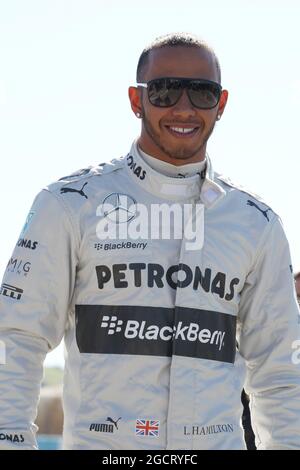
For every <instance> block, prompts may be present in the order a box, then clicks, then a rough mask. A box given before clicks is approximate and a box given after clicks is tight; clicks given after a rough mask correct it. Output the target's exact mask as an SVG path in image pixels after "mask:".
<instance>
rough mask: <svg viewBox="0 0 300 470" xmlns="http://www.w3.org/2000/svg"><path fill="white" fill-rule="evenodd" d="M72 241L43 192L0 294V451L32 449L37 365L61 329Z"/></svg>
mask: <svg viewBox="0 0 300 470" xmlns="http://www.w3.org/2000/svg"><path fill="white" fill-rule="evenodd" d="M78 240H79V234H78V231H77V236H76V226H75V222H74V220H73V219H72V217H71V214H70V213H69V212H68V210H67V208H66V207H64V206H62V205H61V202H60V201H59V200H58V198H57V197H56V196H55V195H54V194H52V193H50V192H49V191H47V190H43V191H42V192H41V193H40V194H39V195H38V196H37V197H36V199H35V201H34V203H33V206H32V208H31V210H30V212H29V215H28V217H27V220H26V223H25V226H24V228H23V230H22V232H21V235H20V238H19V240H18V242H17V245H16V248H15V250H14V252H13V254H12V257H11V259H10V260H9V262H8V265H7V268H6V271H5V274H4V278H3V281H2V285H1V290H0V348H1V351H0V358H1V359H0V449H18V448H19V449H34V448H37V444H36V439H35V433H36V430H37V427H36V426H35V424H34V420H35V418H36V413H37V403H38V399H39V393H40V384H41V380H42V376H43V362H44V359H45V356H46V354H47V353H48V352H49V351H50V350H51V349H53V348H54V347H56V346H57V345H58V344H59V342H60V341H61V339H62V337H63V335H64V332H65V329H66V325H67V321H68V314H69V310H70V305H71V299H72V294H73V289H74V282H75V272H76V264H77V257H76V253H77V247H78V243H79V241H78Z"/></svg>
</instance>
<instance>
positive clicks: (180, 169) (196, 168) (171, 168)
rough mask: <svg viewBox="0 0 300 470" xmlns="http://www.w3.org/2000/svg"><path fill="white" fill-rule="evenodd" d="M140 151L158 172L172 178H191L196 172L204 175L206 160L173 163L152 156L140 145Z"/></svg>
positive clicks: (143, 157) (144, 158)
mask: <svg viewBox="0 0 300 470" xmlns="http://www.w3.org/2000/svg"><path fill="white" fill-rule="evenodd" d="M138 151H139V154H140V156H141V157H142V159H143V160H144V161H145V162H146V163H147V164H148V165H149V166H150V167H151V168H153V170H156V171H157V172H158V173H160V174H162V175H165V176H170V177H172V178H189V177H191V176H194V175H196V174H200V175H201V176H202V174H203V171H204V170H205V168H206V160H203V161H201V162H195V163H185V164H184V165H180V166H179V165H173V164H172V163H168V162H166V161H163V160H160V159H158V158H155V157H152V156H151V155H149V154H148V153H146V152H144V151H143V150H142V149H141V148H140V147H139V146H138Z"/></svg>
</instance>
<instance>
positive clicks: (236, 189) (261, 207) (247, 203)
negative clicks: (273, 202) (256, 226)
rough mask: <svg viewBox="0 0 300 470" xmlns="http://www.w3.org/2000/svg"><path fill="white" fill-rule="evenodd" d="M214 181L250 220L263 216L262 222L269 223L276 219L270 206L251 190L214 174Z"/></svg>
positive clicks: (223, 176) (221, 175)
mask: <svg viewBox="0 0 300 470" xmlns="http://www.w3.org/2000/svg"><path fill="white" fill-rule="evenodd" d="M214 179H215V182H216V183H218V184H219V185H220V186H221V187H222V188H223V189H224V190H225V192H226V195H227V196H228V197H229V199H230V200H232V202H233V204H234V206H235V207H236V208H237V209H241V210H242V211H243V212H244V213H245V214H246V213H248V214H249V216H250V217H251V219H253V218H256V217H257V218H261V217H262V216H263V219H262V220H265V221H268V222H269V221H271V220H273V219H274V218H278V215H277V214H276V212H275V211H274V210H273V208H272V207H271V206H270V204H269V203H268V202H267V201H266V200H265V199H264V198H263V197H261V196H260V195H258V194H256V193H255V192H253V191H252V190H251V189H249V188H247V187H245V186H243V185H241V184H239V183H236V182H235V181H233V180H232V179H231V178H229V177H228V176H225V175H223V174H219V173H215V174H214Z"/></svg>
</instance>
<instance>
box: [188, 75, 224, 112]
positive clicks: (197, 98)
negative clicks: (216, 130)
mask: <svg viewBox="0 0 300 470" xmlns="http://www.w3.org/2000/svg"><path fill="white" fill-rule="evenodd" d="M188 95H189V97H190V100H191V102H192V104H193V105H194V106H195V107H196V108H201V109H212V108H214V107H215V106H217V104H218V102H219V100H220V96H221V87H220V86H219V85H218V84H217V83H216V84H214V83H210V82H205V81H196V80H192V81H191V82H190V84H189V87H188Z"/></svg>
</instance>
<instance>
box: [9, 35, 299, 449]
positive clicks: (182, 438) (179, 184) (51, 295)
mask: <svg viewBox="0 0 300 470" xmlns="http://www.w3.org/2000/svg"><path fill="white" fill-rule="evenodd" d="M220 83H221V72H220V66H219V62H218V59H217V57H216V55H215V53H214V52H213V51H212V50H211V49H210V48H209V47H208V46H207V45H206V44H204V43H203V42H201V41H200V40H198V39H197V38H195V37H193V36H190V35H186V34H183V35H168V36H166V37H163V38H159V39H158V40H156V41H155V42H154V43H153V44H152V45H150V46H149V47H148V48H146V49H145V50H144V52H143V53H142V55H141V57H140V60H139V64H138V70H137V85H136V86H132V87H130V88H129V97H130V103H131V108H132V110H133V112H134V113H135V115H136V116H137V117H138V118H139V119H141V125H142V126H141V127H142V129H141V135H140V137H139V138H138V139H137V141H135V142H134V143H133V146H132V148H131V150H130V152H129V154H128V155H127V157H125V158H121V159H119V160H113V161H112V162H111V163H107V164H104V165H99V166H98V167H96V168H89V169H86V170H81V171H80V172H79V173H77V174H73V175H71V176H69V177H65V178H62V179H61V180H60V181H58V182H57V183H54V184H52V185H50V186H49V187H48V188H46V190H44V191H42V192H41V193H40V194H39V195H38V196H37V198H36V200H35V201H34V203H33V206H32V209H31V211H30V213H29V216H28V218H27V220H26V223H25V226H24V229H23V231H22V234H21V236H20V239H19V241H18V243H17V247H16V249H15V251H14V253H13V256H12V258H11V260H10V262H9V264H8V268H7V271H6V273H5V277H4V280H3V284H2V288H1V294H2V295H0V298H1V306H0V308H1V315H0V318H1V320H0V325H1V336H0V339H1V340H2V342H3V344H5V348H6V358H7V360H6V364H5V365H2V366H1V367H0V384H1V385H0V387H1V393H0V428H1V430H2V431H1V432H2V433H3V435H4V436H8V437H5V438H4V439H3V440H2V442H1V446H2V447H4V448H33V447H34V446H35V439H34V433H35V427H34V424H33V422H34V419H35V413H36V403H37V399H38V395H39V384H40V380H41V377H42V363H43V360H44V357H45V354H46V353H47V352H48V351H49V350H50V349H52V348H54V347H55V346H56V345H57V344H58V343H59V342H60V340H61V338H62V337H63V336H64V338H65V344H66V349H67V359H66V367H65V382H64V413H65V425H64V447H65V448H68V449H157V450H161V449H183V450H189V449H244V448H245V443H244V440H243V430H242V427H241V415H242V406H241V400H240V396H241V390H242V388H243V386H244V384H245V389H246V392H247V394H248V395H249V396H250V397H251V408H252V417H253V423H254V429H255V434H256V445H257V447H258V448H259V449H283V448H291V449H293V448H299V447H300V400H299V393H300V370H299V366H295V365H294V364H293V362H292V360H291V356H292V353H293V352H294V351H293V349H292V343H293V342H294V341H295V340H297V338H299V329H298V328H299V325H298V323H297V313H298V310H297V305H296V303H295V297H294V295H293V289H294V285H293V277H292V274H291V270H290V265H291V262H290V254H289V247H288V243H287V241H286V238H285V235H284V232H283V229H282V227H281V223H280V220H279V218H278V217H277V215H276V214H274V212H273V211H272V210H271V209H270V208H269V207H268V206H266V205H265V204H264V203H263V202H262V201H261V200H259V199H258V198H257V197H255V196H253V195H252V194H250V193H248V192H247V191H244V190H241V189H240V188H239V187H237V186H236V185H235V184H233V183H231V182H230V180H228V179H227V178H225V177H224V176H221V175H218V174H217V173H214V171H213V169H212V165H211V162H210V160H209V158H208V156H207V154H206V146H207V141H208V139H209V137H210V135H211V133H212V131H213V129H214V126H215V123H216V121H217V120H219V119H220V118H221V116H222V114H223V112H224V109H225V106H226V102H227V97H228V92H227V91H226V90H223V89H222V87H221V85H220ZM182 221H184V223H183V224H182ZM181 224H182V225H181ZM194 227H196V229H195V230H194ZM274 253H276V256H274ZM17 266H19V269H17ZM17 271H20V274H18V272H17Z"/></svg>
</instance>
